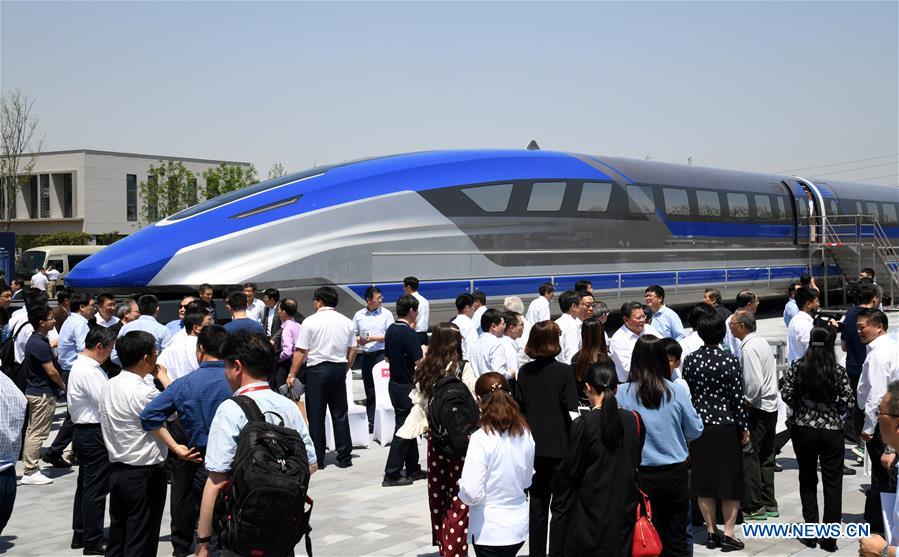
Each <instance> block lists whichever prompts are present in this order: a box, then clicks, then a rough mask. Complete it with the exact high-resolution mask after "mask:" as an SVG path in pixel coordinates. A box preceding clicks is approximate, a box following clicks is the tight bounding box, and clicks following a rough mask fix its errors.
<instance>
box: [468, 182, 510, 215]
mask: <svg viewBox="0 0 899 557" xmlns="http://www.w3.org/2000/svg"><path fill="white" fill-rule="evenodd" d="M462 193H464V194H465V195H466V197H468V198H469V199H471V200H472V201H474V202H475V203H477V205H478V207H480V208H481V209H483V210H484V211H487V212H488V213H502V212H504V211H505V210H506V209H507V208H508V207H509V198H510V197H512V184H497V185H495V186H478V187H476V188H465V189H463V190H462Z"/></svg>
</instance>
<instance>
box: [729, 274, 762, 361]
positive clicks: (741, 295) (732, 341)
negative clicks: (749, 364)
mask: <svg viewBox="0 0 899 557" xmlns="http://www.w3.org/2000/svg"><path fill="white" fill-rule="evenodd" d="M736 303H737V310H744V311H748V312H749V313H751V314H753V315H755V312H756V310H757V309H758V308H759V297H758V296H756V294H755V292H753V291H752V290H741V291H739V292H737V299H736ZM732 318H733V316H731V317H730V318H728V319H727V321H725V322H724V323H725V325H727V331H725V335H724V344H725V346H726V347H727V348H729V349H730V353H731V354H733V355H734V357H735V358H737V359H738V360H739V359H740V341H739V339H737V338H736V337H735V336H734V334H733V332H731V330H730V324H731V322H732Z"/></svg>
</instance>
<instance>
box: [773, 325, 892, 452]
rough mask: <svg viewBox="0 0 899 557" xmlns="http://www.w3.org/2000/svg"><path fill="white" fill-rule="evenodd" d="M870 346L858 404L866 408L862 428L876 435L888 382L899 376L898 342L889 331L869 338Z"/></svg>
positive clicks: (859, 387)
mask: <svg viewBox="0 0 899 557" xmlns="http://www.w3.org/2000/svg"><path fill="white" fill-rule="evenodd" d="M802 313H805V312H800V313H799V314H798V315H796V317H794V318H793V320H792V321H790V326H792V325H793V323H795V322H796V320H797V319H798V318H799V316H800V315H802ZM806 315H808V314H806ZM866 350H867V355H866V356H865V363H863V364H862V374H861V376H859V379H858V407H859V408H860V409H861V410H864V411H865V425H864V427H863V428H862V432H864V433H868V434H871V435H873V434H874V426H875V425H877V409H878V408H879V407H880V401H881V399H882V398H883V395H885V394H886V392H887V385H889V384H890V383H891V382H892V381H895V380H896V379H899V359H897V357H896V354H897V352H896V350H897V346H896V344H895V343H894V342H893V340H892V339H891V338H890V337H889V336H888V335H885V334H884V335H881V336H879V337H877V338H875V339H874V340H872V341H871V342H869V343H868V346H867V347H866Z"/></svg>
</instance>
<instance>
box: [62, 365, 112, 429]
mask: <svg viewBox="0 0 899 557" xmlns="http://www.w3.org/2000/svg"><path fill="white" fill-rule="evenodd" d="M108 381H109V378H108V377H106V372H105V371H103V368H101V367H100V362H98V361H97V360H95V359H93V358H90V357H88V356H85V355H84V354H78V357H76V358H75V361H74V362H72V370H71V371H70V372H69V383H68V386H67V388H66V401H67V402H68V403H69V416H71V417H72V422H74V423H76V424H99V423H100V401H101V400H102V399H103V387H105V386H106V383H107V382H108Z"/></svg>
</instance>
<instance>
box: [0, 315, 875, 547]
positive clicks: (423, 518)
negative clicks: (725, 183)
mask: <svg viewBox="0 0 899 557" xmlns="http://www.w3.org/2000/svg"><path fill="white" fill-rule="evenodd" d="M760 332H761V333H762V334H763V335H764V336H766V337H769V338H785V328H784V327H783V321H782V320H780V319H779V318H776V319H766V320H764V321H763V322H762V324H761V326H760ZM356 383H357V385H356V387H357V392H359V391H361V382H360V381H356ZM57 410H58V411H57V419H56V423H55V425H54V431H55V428H56V427H58V426H59V424H60V422H61V420H62V416H63V414H64V408H62V407H60V408H58V409H57ZM53 435H55V433H53V434H51V439H50V440H49V441H52V437H53ZM48 444H49V442H48ZM422 447H423V446H422ZM353 454H354V457H355V458H354V464H355V465H354V466H353V467H352V468H349V469H346V470H341V469H338V468H336V467H334V466H329V467H328V469H326V470H324V471H321V472H318V473H317V474H315V475H314V476H313V478H312V486H311V489H310V493H311V495H312V497H313V498H314V499H315V510H314V512H313V515H312V527H313V533H312V541H313V550H314V553H315V555H316V556H318V557H339V556H340V557H342V556H347V557H350V556H369V555H370V556H382V555H383V556H389V555H410V556H421V557H423V556H428V557H431V556H436V552H435V551H434V548H432V547H431V545H430V542H431V538H430V526H429V518H428V508H427V495H426V486H425V482H416V483H415V485H413V486H410V487H394V488H382V487H381V486H380V481H381V476H382V474H383V469H384V461H385V460H386V458H387V449H386V448H383V447H380V446H378V445H377V444H374V443H373V444H372V445H371V446H370V447H369V448H359V449H356V450H354V451H353ZM422 462H423V463H424V461H423V460H422ZM778 462H779V463H780V464H781V465H783V466H784V468H785V470H784V471H783V472H781V473H779V474H777V475H776V493H777V498H778V501H779V504H780V510H781V518H780V519H779V520H780V521H782V522H799V521H801V511H800V504H799V493H798V479H797V471H796V461H795V460H794V459H793V457H792V448H791V446H790V445H787V447H786V448H785V450H784V452H783V453H782V454H781V456H780V457H779V458H778ZM19 470H20V472H21V468H20V469H19ZM46 472H47V473H48V475H51V476H53V477H54V478H55V479H56V481H55V482H54V483H53V484H51V485H48V486H19V491H18V496H17V498H16V505H15V510H14V512H13V516H12V519H11V521H10V523H9V525H8V526H7V528H6V530H5V532H4V535H3V536H2V537H0V554H2V553H6V554H8V555H10V556H20V555H21V556H74V555H80V554H81V552H80V551H74V550H70V549H69V542H70V539H71V529H70V528H71V526H70V525H71V518H72V510H71V508H72V507H71V505H72V497H73V495H74V492H75V476H76V473H75V469H72V470H59V469H53V468H51V469H48V470H46ZM858 472H859V473H858V474H856V475H855V476H847V477H845V478H844V482H843V491H844V495H843V521H844V522H858V521H861V512H862V509H863V506H864V496H863V494H862V492H861V487H862V484H863V483H866V481H865V478H864V476H863V475H862V474H861V469H858ZM820 500H821V495H820V492H819V501H820ZM168 516H169V515H168V510H166V514H165V518H164V520H163V527H162V537H161V539H160V544H159V555H160V556H167V555H171V544H170V543H169V541H168V531H169V529H168V520H169V519H168ZM738 530H739V527H738ZM704 539H705V538H704V534H703V533H702V530H701V529H699V530H697V536H696V540H697V542H703V541H704ZM839 545H840V549H839V551H838V552H837V555H856V554H857V551H858V550H857V544H856V543H855V542H852V541H850V540H844V541H843V542H842V543H840V544H839ZM526 551H527V548H526V547H525V548H524V549H522V551H521V553H520V554H522V555H525V554H526ZM304 553H305V551H304V550H303V549H302V548H301V547H298V548H297V555H303V554H304ZM717 553H718V552H717V551H707V550H706V549H705V546H704V545H696V546H695V554H696V555H711V554H717ZM737 554H738V555H740V554H745V555H759V556H783V555H823V554H824V553H823V552H822V551H821V550H815V549H808V548H805V547H804V546H803V545H801V544H800V543H799V542H797V541H794V540H780V541H775V540H764V541H759V540H746V550H745V551H744V552H740V553H737Z"/></svg>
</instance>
